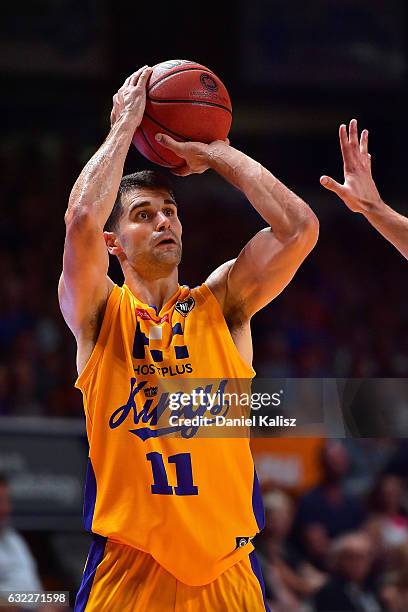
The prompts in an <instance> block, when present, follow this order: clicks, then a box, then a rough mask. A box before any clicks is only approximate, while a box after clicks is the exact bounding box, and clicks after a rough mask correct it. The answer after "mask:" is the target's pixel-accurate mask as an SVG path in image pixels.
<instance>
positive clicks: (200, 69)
mask: <svg viewBox="0 0 408 612" xmlns="http://www.w3.org/2000/svg"><path fill="white" fill-rule="evenodd" d="M197 66H200V64H195V66H194V68H180V69H179V70H175V71H174V72H170V73H167V74H164V75H163V76H161V77H159V78H158V79H157V81H155V82H154V83H152V84H151V85H150V86H149V87H148V88H147V93H150V92H151V90H152V89H154V88H155V87H156V85H158V84H159V83H162V82H163V81H165V80H166V79H169V78H170V77H172V76H173V75H174V74H179V73H180V72H193V71H194V70H197V71H199V72H203V71H206V72H210V73H211V74H213V72H212V71H211V70H209V69H208V68H206V67H205V66H200V67H199V68H198V67H197ZM214 76H217V75H214ZM217 78H218V77H217Z"/></svg>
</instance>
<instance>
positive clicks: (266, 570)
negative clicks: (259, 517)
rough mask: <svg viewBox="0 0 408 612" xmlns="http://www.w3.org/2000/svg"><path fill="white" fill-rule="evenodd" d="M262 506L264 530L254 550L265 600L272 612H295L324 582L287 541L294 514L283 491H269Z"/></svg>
mask: <svg viewBox="0 0 408 612" xmlns="http://www.w3.org/2000/svg"><path fill="white" fill-rule="evenodd" d="M264 505H265V529H264V531H263V532H262V533H261V534H260V536H259V537H258V538H257V543H256V546H257V553H258V556H259V559H260V563H261V566H262V573H263V577H264V581H265V588H266V596H267V598H268V599H269V600H270V601H271V606H272V608H273V610H276V611H279V610H282V611H284V610H285V611H286V610H288V609H289V610H291V611H293V612H295V611H296V610H299V609H300V606H301V602H302V601H303V600H304V599H307V598H308V597H309V596H310V595H311V594H313V593H314V592H315V591H316V590H317V589H318V588H319V587H320V586H321V585H322V584H323V582H324V579H325V578H324V575H323V574H321V573H320V572H319V571H317V570H316V569H315V568H313V566H312V565H310V563H307V562H305V561H304V560H303V559H302V558H301V556H300V555H299V553H298V552H297V551H296V549H295V548H294V547H293V546H292V545H291V544H290V543H289V542H288V540H287V537H288V534H289V532H290V530H291V527H292V522H293V517H294V511H295V507H294V503H293V501H292V500H291V498H290V497H289V496H288V495H287V494H286V493H284V492H283V491H280V490H275V491H271V492H269V493H267V494H266V495H265V497H264Z"/></svg>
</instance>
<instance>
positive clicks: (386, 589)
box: [381, 542, 408, 612]
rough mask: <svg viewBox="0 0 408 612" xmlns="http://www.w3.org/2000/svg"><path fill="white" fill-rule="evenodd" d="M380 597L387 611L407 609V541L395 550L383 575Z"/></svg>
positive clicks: (393, 611) (394, 611)
mask: <svg viewBox="0 0 408 612" xmlns="http://www.w3.org/2000/svg"><path fill="white" fill-rule="evenodd" d="M381 599H382V601H383V603H384V605H385V607H386V610H387V612H406V611H407V610H408V542H405V543H404V544H403V545H402V546H399V547H398V548H397V549H396V550H395V554H394V556H393V561H392V563H391V565H390V567H389V570H388V572H387V573H386V574H385V576H384V580H383V585H382V588H381Z"/></svg>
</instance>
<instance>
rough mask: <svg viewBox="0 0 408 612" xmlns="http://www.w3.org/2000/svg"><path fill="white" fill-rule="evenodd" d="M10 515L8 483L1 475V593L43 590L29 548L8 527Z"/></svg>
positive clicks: (13, 530) (14, 531) (15, 532)
mask: <svg viewBox="0 0 408 612" xmlns="http://www.w3.org/2000/svg"><path fill="white" fill-rule="evenodd" d="M10 514H11V503H10V492H9V486H8V481H7V479H6V477H5V476H4V475H0V591H38V590H42V585H41V582H40V578H39V576H38V573H37V568H36V562H35V560H34V558H33V556H32V554H31V552H30V550H29V548H28V546H27V545H26V543H25V542H24V540H23V538H22V537H21V536H20V535H19V534H18V533H17V531H16V530H15V529H13V528H12V527H10V526H9V525H8V521H9V518H10Z"/></svg>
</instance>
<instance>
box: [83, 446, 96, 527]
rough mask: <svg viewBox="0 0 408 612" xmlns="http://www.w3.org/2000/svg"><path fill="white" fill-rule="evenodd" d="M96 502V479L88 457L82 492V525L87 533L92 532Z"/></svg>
mask: <svg viewBox="0 0 408 612" xmlns="http://www.w3.org/2000/svg"><path fill="white" fill-rule="evenodd" d="M95 502H96V478H95V472H94V470H93V467H92V463H91V458H90V457H88V464H87V466H86V475H85V492H84V525H85V529H86V530H87V531H92V521H93V515H94V511H95Z"/></svg>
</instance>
